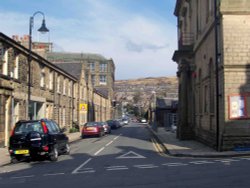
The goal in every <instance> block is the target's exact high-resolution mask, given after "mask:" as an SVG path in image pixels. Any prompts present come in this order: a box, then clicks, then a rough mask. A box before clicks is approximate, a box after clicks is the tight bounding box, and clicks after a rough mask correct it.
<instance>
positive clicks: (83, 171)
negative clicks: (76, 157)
mask: <svg viewBox="0 0 250 188" xmlns="http://www.w3.org/2000/svg"><path fill="white" fill-rule="evenodd" d="M94 172H95V170H94V169H93V168H83V169H80V170H79V171H78V173H81V174H82V173H94Z"/></svg>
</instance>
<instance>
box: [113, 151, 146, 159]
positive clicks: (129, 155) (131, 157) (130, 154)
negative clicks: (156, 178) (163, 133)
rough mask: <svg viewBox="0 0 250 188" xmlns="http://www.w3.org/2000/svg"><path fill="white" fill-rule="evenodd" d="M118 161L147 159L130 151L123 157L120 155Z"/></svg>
mask: <svg viewBox="0 0 250 188" xmlns="http://www.w3.org/2000/svg"><path fill="white" fill-rule="evenodd" d="M116 158H117V159H145V158H146V157H144V156H142V155H140V154H138V153H135V152H133V151H129V152H128V153H125V154H123V155H120V156H119V157H116Z"/></svg>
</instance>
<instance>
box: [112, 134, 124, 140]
mask: <svg viewBox="0 0 250 188" xmlns="http://www.w3.org/2000/svg"><path fill="white" fill-rule="evenodd" d="M121 135H122V134H119V135H118V136H117V137H115V138H114V139H113V140H116V139H117V138H119V137H120V136H121Z"/></svg>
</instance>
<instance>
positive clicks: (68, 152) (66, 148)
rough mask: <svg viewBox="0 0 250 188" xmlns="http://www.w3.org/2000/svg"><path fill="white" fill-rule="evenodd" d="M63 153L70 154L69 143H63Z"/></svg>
mask: <svg viewBox="0 0 250 188" xmlns="http://www.w3.org/2000/svg"><path fill="white" fill-rule="evenodd" d="M65 154H66V155H69V154H70V146H69V143H67V144H66V145H65Z"/></svg>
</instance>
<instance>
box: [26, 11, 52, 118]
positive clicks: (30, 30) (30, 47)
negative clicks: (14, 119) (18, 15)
mask: <svg viewBox="0 0 250 188" xmlns="http://www.w3.org/2000/svg"><path fill="white" fill-rule="evenodd" d="M37 14H41V15H42V16H43V21H42V25H41V27H40V28H39V29H38V31H39V32H41V33H47V32H49V29H47V27H46V24H45V15H44V13H43V12H41V11H37V12H35V13H34V14H33V16H31V17H30V23H29V55H28V104H27V108H28V109H27V111H28V118H29V119H30V120H31V119H32V114H31V109H30V108H31V100H30V98H31V51H32V28H33V26H34V17H35V16H36V15H37Z"/></svg>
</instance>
